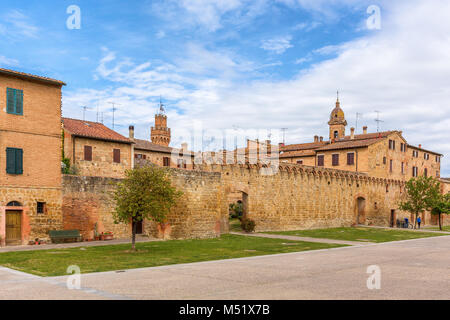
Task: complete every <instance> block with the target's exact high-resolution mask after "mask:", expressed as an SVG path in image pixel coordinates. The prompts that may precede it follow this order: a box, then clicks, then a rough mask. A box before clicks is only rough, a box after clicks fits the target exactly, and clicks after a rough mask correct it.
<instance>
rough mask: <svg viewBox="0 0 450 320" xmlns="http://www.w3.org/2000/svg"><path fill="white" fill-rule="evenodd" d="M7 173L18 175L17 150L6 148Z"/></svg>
mask: <svg viewBox="0 0 450 320" xmlns="http://www.w3.org/2000/svg"><path fill="white" fill-rule="evenodd" d="M6 173H9V174H16V150H15V149H13V148H6Z"/></svg>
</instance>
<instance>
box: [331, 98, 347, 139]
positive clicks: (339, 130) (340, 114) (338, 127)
mask: <svg viewBox="0 0 450 320" xmlns="http://www.w3.org/2000/svg"><path fill="white" fill-rule="evenodd" d="M328 125H329V126H330V141H333V140H339V139H342V138H343V137H345V127H346V126H347V120H345V116H344V111H342V109H341V104H340V102H339V91H338V93H337V99H336V107H335V108H334V109H333V111H331V115H330V121H328Z"/></svg>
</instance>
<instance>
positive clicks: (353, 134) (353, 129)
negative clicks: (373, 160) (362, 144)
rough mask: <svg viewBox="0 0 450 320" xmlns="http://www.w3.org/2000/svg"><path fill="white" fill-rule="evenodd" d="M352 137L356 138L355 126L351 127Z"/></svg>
mask: <svg viewBox="0 0 450 320" xmlns="http://www.w3.org/2000/svg"><path fill="white" fill-rule="evenodd" d="M350 139H352V140H353V139H355V128H353V127H351V128H350Z"/></svg>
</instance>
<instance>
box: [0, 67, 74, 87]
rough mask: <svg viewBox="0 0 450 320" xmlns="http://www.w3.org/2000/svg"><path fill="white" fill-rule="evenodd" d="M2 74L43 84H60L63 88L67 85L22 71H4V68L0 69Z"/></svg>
mask: <svg viewBox="0 0 450 320" xmlns="http://www.w3.org/2000/svg"><path fill="white" fill-rule="evenodd" d="M0 74H7V75H12V76H16V77H19V78H24V79H32V80H37V81H41V82H48V83H53V84H59V85H61V86H65V85H66V84H65V83H64V82H62V81H60V80H56V79H52V78H47V77H42V76H37V75H34V74H30V73H25V72H20V71H14V70H9V69H4V68H0Z"/></svg>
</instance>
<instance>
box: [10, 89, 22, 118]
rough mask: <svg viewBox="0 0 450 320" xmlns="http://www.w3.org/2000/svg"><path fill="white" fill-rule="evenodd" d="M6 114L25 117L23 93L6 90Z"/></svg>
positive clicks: (17, 90)
mask: <svg viewBox="0 0 450 320" xmlns="http://www.w3.org/2000/svg"><path fill="white" fill-rule="evenodd" d="M6 112H8V113H9V114H17V115H23V91H22V90H19V89H12V88H6Z"/></svg>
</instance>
